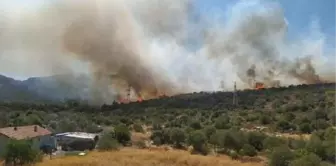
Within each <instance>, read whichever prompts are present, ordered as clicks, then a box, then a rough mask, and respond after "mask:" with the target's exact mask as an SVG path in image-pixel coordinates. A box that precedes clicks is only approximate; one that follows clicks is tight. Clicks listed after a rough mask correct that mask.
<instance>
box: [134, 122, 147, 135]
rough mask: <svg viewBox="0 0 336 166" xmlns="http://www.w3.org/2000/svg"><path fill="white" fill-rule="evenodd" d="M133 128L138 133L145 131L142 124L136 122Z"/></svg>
mask: <svg viewBox="0 0 336 166" xmlns="http://www.w3.org/2000/svg"><path fill="white" fill-rule="evenodd" d="M133 130H134V131H135V132H139V133H143V132H145V130H144V129H143V127H142V125H141V124H138V123H136V124H134V125H133Z"/></svg>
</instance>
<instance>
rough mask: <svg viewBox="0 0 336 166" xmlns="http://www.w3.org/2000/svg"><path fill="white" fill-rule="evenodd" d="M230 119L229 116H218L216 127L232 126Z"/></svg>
mask: <svg viewBox="0 0 336 166" xmlns="http://www.w3.org/2000/svg"><path fill="white" fill-rule="evenodd" d="M229 123H230V119H229V118H228V117H227V116H221V117H219V118H217V120H216V122H215V127H216V129H228V128H230V124H229Z"/></svg>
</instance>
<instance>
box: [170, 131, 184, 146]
mask: <svg viewBox="0 0 336 166" xmlns="http://www.w3.org/2000/svg"><path fill="white" fill-rule="evenodd" d="M171 140H172V142H173V143H174V144H175V146H176V147H182V144H183V143H185V140H186V134H185V133H184V131H183V130H182V129H180V128H173V129H172V130H171Z"/></svg>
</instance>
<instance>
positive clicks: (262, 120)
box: [259, 115, 272, 125]
mask: <svg viewBox="0 0 336 166" xmlns="http://www.w3.org/2000/svg"><path fill="white" fill-rule="evenodd" d="M271 122H272V119H271V117H270V116H266V115H261V116H260V118H259V123H260V124H262V125H267V124H270V123H271Z"/></svg>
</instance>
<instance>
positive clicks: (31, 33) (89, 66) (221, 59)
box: [0, 0, 334, 103]
mask: <svg viewBox="0 0 336 166" xmlns="http://www.w3.org/2000/svg"><path fill="white" fill-rule="evenodd" d="M249 2H252V1H249ZM231 9H232V10H229V11H227V13H226V14H227V17H224V18H222V17H219V18H215V17H210V16H208V15H204V14H201V13H200V12H198V11H197V10H196V8H195V7H194V6H193V1H192V0H135V1H134V0H132V1H131V0H114V1H109V0H97V1H91V0H81V1H79V0H60V1H53V2H50V3H47V4H44V5H43V6H41V7H40V8H38V9H35V10H23V11H22V12H21V13H14V12H13V11H14V10H2V13H1V14H0V63H1V64H0V72H1V71H3V72H7V73H8V71H10V72H12V73H23V74H25V75H53V74H60V73H61V74H65V73H66V74H72V75H78V74H79V73H86V74H88V75H89V76H90V78H91V81H92V82H91V84H90V90H91V98H92V101H93V102H95V103H104V102H105V103H106V102H107V103H110V102H111V101H113V100H115V99H116V98H123V97H125V96H126V95H127V93H126V92H125V91H126V89H128V88H129V87H131V89H132V96H134V97H142V98H145V99H149V98H154V97H158V96H160V95H163V94H164V95H174V94H179V93H186V92H193V91H214V90H220V89H221V88H224V89H226V90H232V89H233V84H234V81H237V87H238V88H241V89H242V88H253V87H254V83H255V82H262V83H263V84H264V85H265V86H268V87H272V86H279V85H283V86H285V85H290V84H301V83H307V84H313V83H320V82H327V81H334V69H330V68H329V69H326V68H327V67H328V66H334V64H331V65H330V64H329V65H326V63H327V62H328V59H326V57H331V58H334V57H333V55H331V56H330V55H328V53H326V52H325V50H324V49H325V44H324V42H323V41H324V39H323V37H321V36H323V35H317V36H318V37H317V38H316V35H315V36H314V34H315V32H316V31H318V29H313V30H312V32H311V33H309V34H308V35H305V38H302V39H300V40H288V39H287V26H288V22H287V21H286V19H285V17H284V14H283V12H282V9H281V6H279V5H278V4H276V3H270V2H264V1H263V2H260V1H253V3H247V2H246V1H239V2H237V3H236V4H235V5H233V6H231ZM246 9H253V10H246ZM0 11H1V10H0ZM323 58H324V59H325V61H324V62H323V61H322V60H323ZM313 62H314V63H313ZM10 64H11V65H10ZM55 81H59V80H55Z"/></svg>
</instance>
